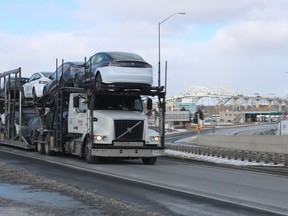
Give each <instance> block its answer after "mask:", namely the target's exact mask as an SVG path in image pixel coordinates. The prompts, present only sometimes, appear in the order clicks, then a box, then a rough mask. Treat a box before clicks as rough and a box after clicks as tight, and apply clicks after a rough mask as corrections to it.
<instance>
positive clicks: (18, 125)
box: [0, 68, 36, 149]
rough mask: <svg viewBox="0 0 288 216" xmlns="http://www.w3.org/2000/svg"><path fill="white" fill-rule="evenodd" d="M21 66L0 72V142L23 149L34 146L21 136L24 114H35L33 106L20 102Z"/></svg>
mask: <svg viewBox="0 0 288 216" xmlns="http://www.w3.org/2000/svg"><path fill="white" fill-rule="evenodd" d="M22 80H24V79H23V78H21V68H17V69H15V70H11V71H7V72H4V73H1V74H0V114H1V115H0V142H1V143H2V144H6V145H11V146H16V147H20V148H25V149H34V148H35V146H34V145H31V144H30V143H28V142H27V140H26V139H25V138H24V137H23V136H22V134H21V132H22V126H23V124H24V121H23V120H24V119H23V117H24V115H25V113H26V114H27V117H28V118H29V116H30V114H33V113H34V114H35V115H36V111H35V108H34V107H31V106H30V107H29V106H26V105H25V104H23V103H22V99H21V96H22V88H21V87H22V84H23V82H22ZM23 113H24V115H23Z"/></svg>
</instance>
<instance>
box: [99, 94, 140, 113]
mask: <svg viewBox="0 0 288 216" xmlns="http://www.w3.org/2000/svg"><path fill="white" fill-rule="evenodd" d="M94 109H95V110H126V111H139V112H142V110H143V108H142V101H141V97H139V96H122V95H96V97H95V103H94Z"/></svg>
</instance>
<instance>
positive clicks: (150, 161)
mask: <svg viewBox="0 0 288 216" xmlns="http://www.w3.org/2000/svg"><path fill="white" fill-rule="evenodd" d="M142 161H143V163H144V164H146V165H154V164H155V163H156V161H157V157H148V158H142Z"/></svg>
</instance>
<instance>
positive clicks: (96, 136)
mask: <svg viewBox="0 0 288 216" xmlns="http://www.w3.org/2000/svg"><path fill="white" fill-rule="evenodd" d="M94 140H96V141H102V140H103V141H106V140H107V137H106V136H101V135H94Z"/></svg>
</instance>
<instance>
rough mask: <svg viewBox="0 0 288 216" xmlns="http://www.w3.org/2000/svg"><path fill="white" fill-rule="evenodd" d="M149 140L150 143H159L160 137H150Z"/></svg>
mask: <svg viewBox="0 0 288 216" xmlns="http://www.w3.org/2000/svg"><path fill="white" fill-rule="evenodd" d="M150 139H151V141H152V142H160V140H161V137H160V136H152V137H150Z"/></svg>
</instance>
